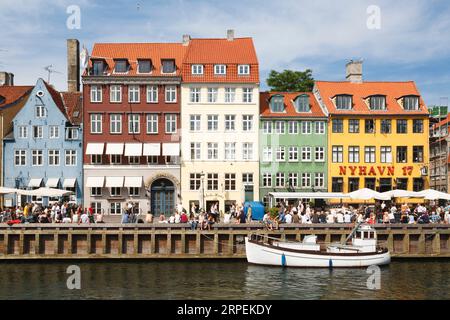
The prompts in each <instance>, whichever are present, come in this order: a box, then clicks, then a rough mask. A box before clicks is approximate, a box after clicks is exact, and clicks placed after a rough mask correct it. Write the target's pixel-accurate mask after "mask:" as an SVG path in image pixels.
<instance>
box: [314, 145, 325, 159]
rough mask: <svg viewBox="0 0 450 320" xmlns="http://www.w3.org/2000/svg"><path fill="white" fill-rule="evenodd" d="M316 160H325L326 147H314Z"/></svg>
mask: <svg viewBox="0 0 450 320" xmlns="http://www.w3.org/2000/svg"><path fill="white" fill-rule="evenodd" d="M314 161H315V162H325V147H315V148H314Z"/></svg>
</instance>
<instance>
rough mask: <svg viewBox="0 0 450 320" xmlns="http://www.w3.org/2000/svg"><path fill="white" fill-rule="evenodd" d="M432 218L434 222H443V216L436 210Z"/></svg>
mask: <svg viewBox="0 0 450 320" xmlns="http://www.w3.org/2000/svg"><path fill="white" fill-rule="evenodd" d="M430 220H431V222H432V223H440V222H441V216H440V215H439V214H438V213H437V212H436V211H433V212H432V213H431V217H430Z"/></svg>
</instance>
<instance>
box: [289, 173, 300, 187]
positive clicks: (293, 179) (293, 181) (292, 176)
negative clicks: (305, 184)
mask: <svg viewBox="0 0 450 320" xmlns="http://www.w3.org/2000/svg"><path fill="white" fill-rule="evenodd" d="M288 184H289V185H290V186H292V187H294V188H298V173H296V172H291V173H289V174H288Z"/></svg>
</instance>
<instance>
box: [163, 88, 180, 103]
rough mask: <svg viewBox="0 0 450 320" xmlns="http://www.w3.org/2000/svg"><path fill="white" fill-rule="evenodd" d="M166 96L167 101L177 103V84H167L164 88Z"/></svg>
mask: <svg viewBox="0 0 450 320" xmlns="http://www.w3.org/2000/svg"><path fill="white" fill-rule="evenodd" d="M164 98H165V102H166V103H176V102H177V87H176V86H166V87H165V88H164Z"/></svg>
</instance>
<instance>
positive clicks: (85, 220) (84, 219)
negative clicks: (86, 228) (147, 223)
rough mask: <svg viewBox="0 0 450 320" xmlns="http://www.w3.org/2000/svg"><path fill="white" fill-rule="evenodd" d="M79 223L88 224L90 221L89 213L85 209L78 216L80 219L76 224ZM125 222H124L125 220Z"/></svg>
mask: <svg viewBox="0 0 450 320" xmlns="http://www.w3.org/2000/svg"><path fill="white" fill-rule="evenodd" d="M80 223H82V224H89V223H90V221H89V215H88V213H87V211H86V210H85V211H84V212H83V214H82V215H81V216H80V221H79V222H78V224H80ZM125 223H126V222H125Z"/></svg>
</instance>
